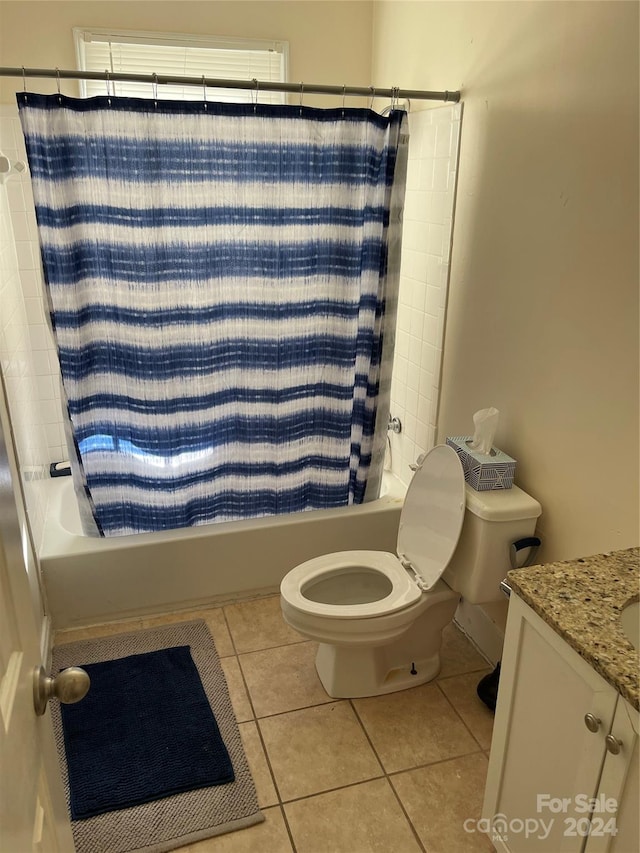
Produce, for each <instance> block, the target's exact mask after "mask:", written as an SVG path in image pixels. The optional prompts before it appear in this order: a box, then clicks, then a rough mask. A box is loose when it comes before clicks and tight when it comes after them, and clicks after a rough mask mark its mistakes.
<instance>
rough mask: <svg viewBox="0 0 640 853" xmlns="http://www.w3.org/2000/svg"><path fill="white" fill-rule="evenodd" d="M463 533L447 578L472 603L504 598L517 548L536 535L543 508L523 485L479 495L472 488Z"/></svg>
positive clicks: (467, 502) (466, 485)
mask: <svg viewBox="0 0 640 853" xmlns="http://www.w3.org/2000/svg"><path fill="white" fill-rule="evenodd" d="M465 489H466V504H467V507H466V512H465V516H464V522H463V525H462V533H461V534H460V539H459V541H458V546H457V548H456V550H455V553H454V555H453V557H452V558H451V562H450V563H449V565H448V566H447V568H446V569H445V571H444V574H443V575H442V577H443V579H444V580H445V582H446V583H447V584H448V585H449V586H450V587H451V589H453V590H455V591H456V592H459V593H460V595H462V597H463V598H464V599H466V600H467V601H469V602H470V603H471V604H484V603H485V602H488V601H499V600H500V599H502V598H503V594H502V593H501V591H500V581H501V580H502V579H503V578H504V577H505V576H506V574H507V572H508V571H509V570H510V569H511V568H512V566H511V561H510V557H509V548H510V546H511V544H512V543H513V542H515V541H517V540H518V539H523V538H524V537H526V536H533V534H534V532H535V529H536V520H537V519H538V517H539V516H540V515H541V513H542V507H541V506H540V504H539V503H538V501H537V500H536V499H535V498H532V497H531V495H528V494H527V493H526V492H523V491H522V489H519V488H518V487H517V486H512V487H511V488H510V489H496V490H495V491H489V492H477V491H476V490H475V489H473V488H472V487H471V486H470V485H469V484H468V483H466V484H465Z"/></svg>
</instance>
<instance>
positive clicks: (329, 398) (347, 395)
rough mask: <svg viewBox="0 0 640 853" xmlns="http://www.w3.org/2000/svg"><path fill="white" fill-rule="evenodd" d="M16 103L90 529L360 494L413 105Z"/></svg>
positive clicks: (243, 513) (385, 349) (375, 462)
mask: <svg viewBox="0 0 640 853" xmlns="http://www.w3.org/2000/svg"><path fill="white" fill-rule="evenodd" d="M17 97H18V105H19V108H20V117H21V122H22V127H23V131H24V134H25V139H26V144H27V152H28V158H29V165H30V169H31V176H32V181H33V189H34V197H35V201H36V215H37V220H38V228H39V234H40V243H41V252H42V259H43V268H44V274H45V281H46V285H47V294H48V298H49V307H50V316H51V322H52V326H53V329H54V333H55V339H56V345H57V348H58V355H59V359H60V367H61V373H62V380H63V391H64V395H65V403H66V407H67V410H68V425H69V444H70V453H71V456H72V467H73V470H74V482H75V485H76V491H77V492H79V495H80V497H81V498H83V499H84V501H85V509H86V512H85V513H84V516H85V527H86V529H87V532H89V533H94V534H96V533H97V534H98V535H121V534H125V533H137V532H143V531H149V530H158V529H166V528H177V527H188V526H191V525H199V524H204V523H207V522H210V521H228V520H231V519H238V518H248V517H255V516H264V515H273V514H277V513H290V512H298V511H302V510H309V509H323V508H328V507H338V506H344V505H348V504H352V503H360V502H362V500H363V499H364V498H365V493H366V496H367V497H369V496H370V495H371V494H373V493H375V489H376V485H377V482H378V481H379V478H380V472H381V468H382V462H383V456H384V448H385V437H386V421H387V417H388V405H389V403H388V384H389V377H390V365H391V358H392V355H391V353H392V346H393V328H394V325H395V299H396V292H397V284H398V273H399V270H398V263H399V261H398V258H399V239H400V229H401V225H400V220H401V211H402V201H403V194H404V177H405V164H406V148H407V143H408V136H407V129H406V126H407V122H406V114H405V113H403V112H400V111H393V112H391V114H390V115H389V116H381V115H378V114H376V113H373V112H371V111H369V110H364V109H328V110H327V109H313V108H308V107H301V106H271V105H257V104H246V105H236V104H222V103H212V102H177V101H154V100H148V101H147V100H142V99H130V98H110V97H98V98H91V99H87V100H78V99H74V98H68V97H64V96H60V95H52V96H43V95H35V94H31V93H20V94H19V95H18V96H17Z"/></svg>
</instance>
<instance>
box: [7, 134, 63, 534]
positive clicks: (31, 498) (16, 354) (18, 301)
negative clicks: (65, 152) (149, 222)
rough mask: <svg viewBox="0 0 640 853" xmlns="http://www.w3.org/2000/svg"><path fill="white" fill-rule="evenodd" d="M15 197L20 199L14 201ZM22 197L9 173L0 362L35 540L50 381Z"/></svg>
mask: <svg viewBox="0 0 640 853" xmlns="http://www.w3.org/2000/svg"><path fill="white" fill-rule="evenodd" d="M12 141H14V139H13V137H12V136H11V135H10V134H8V133H7V132H6V125H5V126H3V128H2V135H1V137H0V150H2V151H3V153H4V154H6V155H7V156H9V158H10V159H12V160H15V159H16V156H17V152H16V149H15V148H12V147H11V145H10V143H11V142H12ZM18 198H20V199H21V200H22V201H21V202H20V203H18ZM10 200H13V208H14V210H16V211H17V208H19V207H20V206H21V204H22V207H23V210H22V211H21V212H22V225H23V227H24V229H25V230H24V233H22V234H21V232H20V231H19V230H18V229H19V227H20V222H21V218H20V217H16V218H15V219H16V222H17V223H18V224H17V225H16V226H15V227H14V225H13V224H12V220H13V219H14V215H12V214H11V213H10V209H9V208H10ZM23 202H24V196H23V194H22V190H21V183H20V178H19V177H17V176H12V177H10V178H7V179H6V181H5V182H4V183H1V184H0V364H1V366H2V375H3V378H4V385H5V388H6V394H7V399H8V403H9V410H10V413H11V421H12V427H13V435H14V440H15V443H16V449H17V452H18V457H19V460H20V467H21V472H22V476H23V481H24V488H25V496H26V499H27V506H28V511H29V518H30V519H31V527H32V531H33V534H34V537H35V539H36V542H39V541H40V537H41V534H42V526H43V524H44V516H45V511H46V506H45V503H44V501H45V498H44V496H43V495H42V490H36V489H32V484H33V480H34V479H36V478H39V477H41V476H44V474H45V472H46V468H47V463H48V460H49V448H48V445H47V437H46V434H45V429H44V426H43V415H42V411H41V405H40V400H41V398H42V397H43V394H45V393H46V391H45V388H46V387H48V386H49V384H50V383H51V378H50V376H47V377H46V379H45V387H43V384H42V379H41V377H39V376H38V375H37V370H36V358H35V353H34V351H33V350H32V341H31V334H30V333H31V324H30V321H31V319H32V317H33V315H32V314H30V308H29V302H30V299H29V297H26V296H25V295H24V294H26V293H29V292H30V291H29V290H28V287H27V282H26V279H25V278H23V272H22V270H21V263H22V264H24V263H25V254H24V252H23V251H22V250H19V249H18V242H17V240H16V237H17V236H18V235H21V236H24V237H27V238H28V239H27V240H23V241H22V242H26V243H27V244H29V245H30V244H31V242H32V240H33V238H34V236H35V230H34V229H35V222H33V223H32V225H33V226H34V228H33V229H32V230H29V229H28V226H27V224H26V213H25V211H24V203H23Z"/></svg>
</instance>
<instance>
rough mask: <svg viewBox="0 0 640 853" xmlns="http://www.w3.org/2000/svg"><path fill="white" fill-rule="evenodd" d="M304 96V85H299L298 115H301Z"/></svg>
mask: <svg viewBox="0 0 640 853" xmlns="http://www.w3.org/2000/svg"><path fill="white" fill-rule="evenodd" d="M303 96H304V83H302V82H301V83H300V115H302V98H303Z"/></svg>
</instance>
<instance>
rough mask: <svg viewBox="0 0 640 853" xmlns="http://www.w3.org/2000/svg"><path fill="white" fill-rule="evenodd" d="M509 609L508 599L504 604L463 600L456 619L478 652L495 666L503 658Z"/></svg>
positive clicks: (500, 602)
mask: <svg viewBox="0 0 640 853" xmlns="http://www.w3.org/2000/svg"><path fill="white" fill-rule="evenodd" d="M508 607H509V602H508V600H507V599H506V598H505V600H504V602H502V601H497V602H491V603H490V604H469V602H468V601H465V600H464V599H462V600H461V601H460V604H459V605H458V609H457V610H456V614H455V617H454V619H455V621H456V622H457V624H458V625H459V626H460V627H461V628H462V630H463V631H464V633H465V634H466V635H467V636H468V637H469V639H470V640H471V641H472V642H473V643H474V645H475V646H476V648H477V649H478V651H480V653H481V654H482V655H484V657H485V658H486V659H487V660H488V661H489V662H490V663H491V664H493V666H495V665H496V664H497V663H498V661H499V660H500V659H501V658H502V646H503V644H504V629H505V625H506V621H507V610H508Z"/></svg>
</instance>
